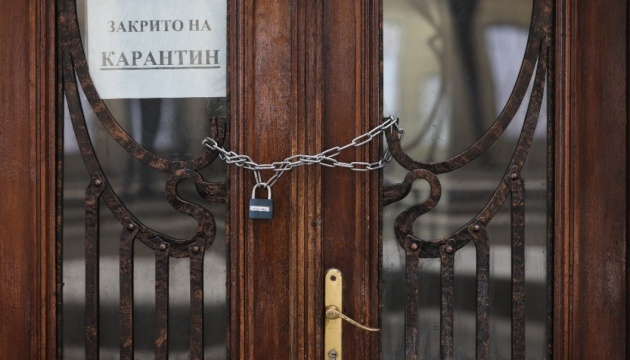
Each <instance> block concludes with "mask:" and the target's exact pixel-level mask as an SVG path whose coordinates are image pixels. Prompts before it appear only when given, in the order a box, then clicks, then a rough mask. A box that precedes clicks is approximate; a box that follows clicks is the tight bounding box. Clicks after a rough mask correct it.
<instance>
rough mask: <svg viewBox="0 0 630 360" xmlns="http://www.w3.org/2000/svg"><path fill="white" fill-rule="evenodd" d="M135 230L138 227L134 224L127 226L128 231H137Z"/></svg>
mask: <svg viewBox="0 0 630 360" xmlns="http://www.w3.org/2000/svg"><path fill="white" fill-rule="evenodd" d="M135 228H136V225H134V224H129V225H127V229H128V230H133V229H135Z"/></svg>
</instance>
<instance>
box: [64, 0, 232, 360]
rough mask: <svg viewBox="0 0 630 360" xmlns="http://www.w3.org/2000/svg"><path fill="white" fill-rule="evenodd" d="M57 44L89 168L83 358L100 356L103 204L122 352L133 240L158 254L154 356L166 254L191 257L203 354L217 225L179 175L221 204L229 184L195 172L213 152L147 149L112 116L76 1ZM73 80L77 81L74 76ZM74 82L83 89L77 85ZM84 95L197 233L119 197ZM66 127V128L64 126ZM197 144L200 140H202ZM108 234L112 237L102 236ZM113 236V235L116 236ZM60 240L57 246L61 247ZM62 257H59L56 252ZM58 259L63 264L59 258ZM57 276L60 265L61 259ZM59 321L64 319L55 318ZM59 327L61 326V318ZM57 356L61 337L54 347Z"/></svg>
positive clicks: (68, 0) (161, 331)
mask: <svg viewBox="0 0 630 360" xmlns="http://www.w3.org/2000/svg"><path fill="white" fill-rule="evenodd" d="M59 8H60V10H59V11H60V12H59V16H58V21H59V24H58V26H59V33H60V40H59V50H60V57H61V78H62V81H61V84H62V87H63V89H62V92H63V94H64V95H65V99H66V101H67V105H68V109H69V115H70V119H71V121H72V127H73V129H74V134H75V137H76V140H77V144H78V147H79V150H80V154H81V157H82V159H83V161H84V163H85V166H86V168H87V171H88V173H89V175H90V182H89V184H87V188H86V190H85V339H84V342H85V358H87V359H97V358H99V340H100V338H101V337H102V335H103V334H102V333H101V332H100V331H99V321H100V314H99V298H100V295H99V279H100V277H101V274H100V272H99V245H100V243H101V239H99V227H100V225H101V218H102V216H101V214H100V211H99V208H100V206H99V205H100V204H105V205H106V207H107V208H108V209H109V211H111V213H112V214H113V215H114V216H115V218H116V220H117V221H118V222H119V224H120V238H119V240H118V241H119V294H120V299H119V303H120V309H119V313H120V325H119V326H120V327H119V331H120V339H119V344H120V345H119V347H120V358H121V359H134V358H135V357H134V245H135V244H136V243H138V242H140V243H142V244H143V245H144V246H146V247H148V248H149V249H150V250H151V251H153V252H154V257H155V312H154V328H155V333H154V348H155V358H156V359H167V358H168V356H169V349H168V343H169V341H168V338H169V259H171V258H188V259H189V281H190V318H189V328H190V333H189V346H190V357H191V358H193V359H202V358H203V357H204V344H203V331H204V324H203V309H204V292H203V283H204V281H203V280H204V279H203V264H204V255H205V254H206V252H207V250H208V249H209V248H210V247H211V246H212V245H213V241H214V240H215V235H216V224H215V219H214V216H213V214H212V213H211V212H210V211H208V210H207V209H206V208H204V207H202V206H200V205H197V204H194V203H192V202H189V201H187V200H184V199H182V198H181V197H180V195H179V194H178V187H179V185H180V183H182V182H191V183H192V184H194V187H195V189H196V192H197V193H198V195H199V196H201V197H202V198H204V199H206V200H208V201H210V202H213V203H223V204H224V203H226V199H227V183H226V182H225V183H218V182H208V181H206V180H204V178H202V176H201V175H200V173H199V171H200V170H202V169H204V168H207V167H208V166H209V165H210V164H211V163H213V161H215V159H216V158H217V155H218V153H216V152H212V151H205V152H203V154H202V155H200V156H198V157H196V158H193V159H190V160H169V159H166V158H164V157H161V156H159V155H156V154H155V153H153V152H151V151H149V150H147V149H146V148H145V147H143V146H142V145H141V144H140V143H138V142H137V141H136V140H135V139H134V138H132V137H131V136H130V135H129V134H128V133H127V132H126V131H125V130H124V129H123V128H122V127H121V126H120V125H119V123H118V122H117V121H116V120H115V119H114V117H113V116H112V114H111V113H110V111H109V110H108V108H107V107H106V105H105V103H104V101H103V100H102V99H101V98H100V97H99V95H98V93H97V90H96V89H95V87H94V84H93V82H92V80H91V78H90V75H89V72H88V66H87V61H86V55H85V52H84V47H83V43H82V41H81V34H80V31H79V22H78V19H77V8H76V3H75V1H74V0H64V1H61V2H60V6H59ZM77 79H78V82H77ZM79 86H80V87H81V88H79ZM81 91H82V93H84V94H85V97H86V98H87V100H88V101H89V104H90V106H91V108H92V110H93V112H94V113H95V114H96V117H97V118H98V121H99V122H100V123H101V124H102V126H103V128H104V129H105V130H106V132H107V134H108V135H109V136H111V138H113V139H114V140H115V141H116V142H117V143H118V144H119V145H120V147H121V148H123V149H124V150H125V151H126V152H127V153H128V154H129V155H130V156H131V157H133V159H135V160H138V161H140V162H142V163H144V164H146V165H148V166H149V167H151V168H153V169H156V170H159V171H161V172H165V173H167V174H169V177H168V180H167V181H166V184H165V195H166V200H167V201H168V203H169V204H170V205H171V206H172V207H173V208H174V209H175V210H176V211H178V212H180V213H182V214H185V215H187V216H190V217H192V218H193V219H194V220H195V221H196V222H197V224H198V225H197V228H196V231H195V233H194V234H193V235H192V236H190V237H187V238H174V237H171V236H167V235H165V234H163V233H161V232H159V231H156V230H154V229H152V228H151V227H150V226H148V225H145V224H143V223H142V222H141V221H140V220H139V219H138V218H137V216H136V215H134V213H133V212H132V211H131V210H130V209H129V208H128V207H127V206H126V205H125V203H124V202H123V201H122V200H121V197H120V194H117V193H116V191H115V190H114V188H113V187H112V185H111V183H110V180H109V179H108V176H107V174H106V173H105V170H104V169H103V167H102V166H101V164H100V163H99V159H98V158H97V151H96V150H95V147H94V145H93V140H91V138H90V134H89V133H88V124H87V123H86V112H87V110H86V109H84V108H83V107H82V103H81V100H80V95H81ZM209 121H210V129H211V130H210V132H211V134H210V136H212V137H213V138H214V139H217V141H218V142H219V143H220V144H222V143H223V141H224V140H225V139H226V136H227V135H226V123H227V122H226V120H225V118H212V119H209ZM61 133H63V132H61ZM199 146H200V147H201V145H199ZM105 241H108V242H109V241H112V239H105ZM114 241H115V240H114ZM61 246H62V245H61V244H59V245H58V248H59V249H61ZM59 259H60V260H59V261H61V256H59ZM60 265H61V264H60ZM58 279H59V282H60V283H61V281H62V279H63V278H62V277H61V266H59V275H58ZM59 323H60V324H61V321H60V322H59ZM58 326H60V327H61V325H58ZM59 333H60V334H61V333H62V332H61V331H60V332H59ZM58 354H59V355H58V356H59V357H60V358H61V356H62V344H61V343H60V346H59V349H58Z"/></svg>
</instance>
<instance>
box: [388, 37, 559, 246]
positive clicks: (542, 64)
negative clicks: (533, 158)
mask: <svg viewBox="0 0 630 360" xmlns="http://www.w3.org/2000/svg"><path fill="white" fill-rule="evenodd" d="M547 61H548V48H546V47H543V48H542V53H541V57H540V61H539V63H538V67H537V69H536V77H535V79H534V87H533V89H532V95H531V100H530V102H529V105H528V109H527V113H526V115H525V122H524V123H523V130H522V132H521V135H520V138H519V140H518V143H517V146H516V150H515V151H514V154H513V156H512V159H511V161H510V164H509V165H508V166H507V170H506V174H505V177H504V179H503V180H501V181H500V183H499V185H498V186H497V189H496V190H495V192H494V194H493V195H492V197H491V198H490V200H489V201H488V203H486V205H485V207H484V208H483V209H482V210H481V211H480V212H479V213H478V214H477V215H476V216H475V217H473V219H472V220H470V221H469V222H468V223H466V224H465V225H464V226H462V227H461V228H459V229H458V230H456V231H454V232H453V233H451V234H450V235H447V236H444V237H442V238H439V239H436V240H423V239H421V238H419V237H417V236H415V235H414V233H413V223H414V222H415V220H417V219H418V218H419V217H420V216H422V215H423V214H425V213H426V212H428V211H430V210H431V209H433V207H435V205H436V204H433V203H427V201H425V202H422V203H419V204H416V205H414V206H412V207H410V208H408V209H407V210H404V211H403V212H402V213H401V214H399V215H398V217H397V218H396V220H395V222H394V227H395V233H396V238H397V239H398V242H399V243H400V245H401V246H402V247H403V249H405V251H413V252H414V253H417V254H418V256H419V257H431V258H437V257H439V256H440V247H442V246H444V245H446V244H447V243H448V242H449V241H453V240H454V247H455V250H458V249H460V248H462V247H464V246H465V245H466V244H467V243H468V242H469V241H470V240H472V238H471V234H470V227H471V226H473V225H477V226H486V225H487V224H488V223H489V222H490V220H491V219H492V218H493V217H494V216H495V215H496V214H497V212H498V211H499V209H500V208H501V206H502V205H503V203H504V202H505V200H506V198H507V196H508V194H509V192H510V188H509V185H508V184H509V182H510V181H511V180H512V179H514V177H515V176H516V177H517V178H518V176H520V172H521V170H522V168H523V165H524V163H525V159H526V158H527V155H528V153H529V150H530V148H531V145H532V139H533V137H534V132H535V130H536V125H537V124H538V118H539V113H540V109H541V106H542V99H543V95H544V87H545V76H546V72H547ZM420 170H422V172H419V171H420ZM411 174H418V175H413V176H414V177H415V176H419V174H422V176H421V177H419V178H423V179H425V180H427V181H428V182H429V184H430V185H431V196H430V199H433V198H435V199H437V200H438V201H439V195H440V193H441V188H440V187H439V181H437V177H436V176H435V175H436V174H434V173H432V172H430V171H428V170H425V169H415V170H412V171H410V172H409V173H408V175H407V177H406V178H405V181H404V182H403V183H402V184H396V185H394V186H398V187H397V188H393V187H392V186H391V185H390V191H391V190H393V189H397V190H398V191H400V190H401V189H402V190H404V191H406V192H407V193H408V192H409V190H410V188H411V182H409V181H408V178H409V176H410V175H411ZM433 178H435V179H436V180H433ZM429 179H431V180H429ZM436 192H437V194H436ZM405 195H406V194H405ZM405 195H402V196H401V194H396V197H395V198H398V199H402V198H404V196H405ZM390 196H391V195H390ZM393 199H394V197H390V198H389V199H385V200H384V202H385V203H386V204H391V203H393V202H394V201H392V200H393ZM412 244H416V245H417V247H415V248H414V249H412V248H411V246H412Z"/></svg>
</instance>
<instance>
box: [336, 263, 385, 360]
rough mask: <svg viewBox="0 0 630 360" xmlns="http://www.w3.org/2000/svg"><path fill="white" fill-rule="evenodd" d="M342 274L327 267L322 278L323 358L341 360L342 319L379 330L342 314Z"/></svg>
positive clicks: (362, 326)
mask: <svg viewBox="0 0 630 360" xmlns="http://www.w3.org/2000/svg"><path fill="white" fill-rule="evenodd" d="M342 290H343V276H342V275H341V271H339V270H337V269H329V270H328V271H326V276H325V278H324V309H325V314H326V319H325V324H324V354H325V356H327V357H325V359H327V360H330V359H335V360H343V349H342V344H341V339H342V326H341V324H342V323H343V321H342V320H345V321H347V322H349V323H350V324H352V325H354V326H356V327H358V328H360V329H363V330H366V331H379V329H375V328H371V327H368V326H365V325H362V324H359V323H358V322H356V321H354V320H352V319H351V318H350V317H348V316H347V315H345V314H343V312H342V311H343V296H342Z"/></svg>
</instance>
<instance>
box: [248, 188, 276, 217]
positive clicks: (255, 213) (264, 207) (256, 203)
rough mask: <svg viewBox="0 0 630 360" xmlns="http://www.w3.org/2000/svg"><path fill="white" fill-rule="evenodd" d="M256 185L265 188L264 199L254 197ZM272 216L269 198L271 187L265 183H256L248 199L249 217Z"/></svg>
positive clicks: (271, 202)
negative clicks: (265, 194) (265, 196)
mask: <svg viewBox="0 0 630 360" xmlns="http://www.w3.org/2000/svg"><path fill="white" fill-rule="evenodd" d="M258 187H264V188H266V189H267V198H266V199H256V188H258ZM272 217H273V200H272V199H271V187H270V186H269V185H267V184H256V185H255V186H254V189H253V190H252V198H251V200H249V218H250V219H266V220H270V219H271V218H272Z"/></svg>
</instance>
